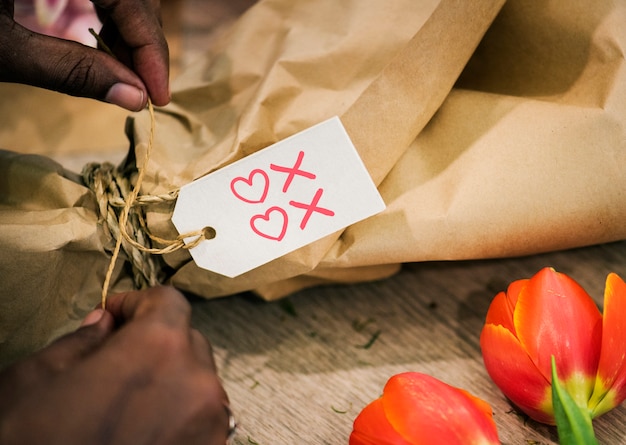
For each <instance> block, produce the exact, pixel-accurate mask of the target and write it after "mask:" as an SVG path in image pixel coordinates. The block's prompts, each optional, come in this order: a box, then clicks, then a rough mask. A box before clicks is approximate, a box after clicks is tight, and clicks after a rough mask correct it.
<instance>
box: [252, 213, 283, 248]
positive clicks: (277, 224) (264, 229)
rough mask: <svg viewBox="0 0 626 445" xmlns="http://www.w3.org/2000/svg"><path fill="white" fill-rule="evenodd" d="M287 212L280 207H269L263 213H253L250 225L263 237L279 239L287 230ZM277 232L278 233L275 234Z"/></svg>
mask: <svg viewBox="0 0 626 445" xmlns="http://www.w3.org/2000/svg"><path fill="white" fill-rule="evenodd" d="M287 221H288V218H287V212H285V210H283V209H282V208H280V207H276V206H274V207H270V208H269V209H268V210H267V212H265V214H264V215H254V216H253V217H252V218H251V219H250V227H251V228H252V230H253V231H254V233H256V234H257V235H259V236H262V237H263V238H267V239H271V240H275V241H280V240H282V239H283V237H284V236H285V232H286V231H287ZM276 233H278V235H276Z"/></svg>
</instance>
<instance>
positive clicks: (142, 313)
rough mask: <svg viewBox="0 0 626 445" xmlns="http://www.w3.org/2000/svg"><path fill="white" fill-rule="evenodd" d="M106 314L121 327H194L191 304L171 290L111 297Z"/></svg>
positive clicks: (161, 289) (156, 288)
mask: <svg viewBox="0 0 626 445" xmlns="http://www.w3.org/2000/svg"><path fill="white" fill-rule="evenodd" d="M107 310H109V311H110V312H111V314H113V316H114V317H115V319H116V320H117V321H118V322H119V323H120V324H122V323H125V322H127V321H129V320H133V321H136V320H145V321H150V322H154V321H156V322H159V323H163V324H165V325H167V326H171V327H175V328H181V327H184V328H189V327H190V325H191V322H190V319H191V307H190V306H189V303H188V302H187V300H186V299H185V297H184V296H183V295H182V294H181V293H180V292H178V291H177V290H176V289H174V288H173V287H168V286H161V287H152V288H149V289H145V290H143V291H133V292H126V293H121V294H116V295H111V296H110V297H108V299H107Z"/></svg>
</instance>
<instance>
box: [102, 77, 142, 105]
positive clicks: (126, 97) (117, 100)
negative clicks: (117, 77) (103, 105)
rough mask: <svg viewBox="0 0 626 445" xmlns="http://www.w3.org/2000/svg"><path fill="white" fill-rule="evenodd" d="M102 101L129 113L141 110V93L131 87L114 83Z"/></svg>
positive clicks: (139, 90)
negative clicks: (124, 109)
mask: <svg viewBox="0 0 626 445" xmlns="http://www.w3.org/2000/svg"><path fill="white" fill-rule="evenodd" d="M104 100H106V101H107V102H109V103H111V104H115V105H118V106H120V107H122V108H126V109H127V110H130V111H139V110H141V109H142V108H143V91H142V90H141V89H139V88H137V87H134V86H132V85H128V84H125V83H116V84H114V85H113V86H112V87H111V88H110V89H109V92H108V93H107V95H106V97H105V98H104Z"/></svg>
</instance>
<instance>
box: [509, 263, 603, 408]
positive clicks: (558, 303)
mask: <svg viewBox="0 0 626 445" xmlns="http://www.w3.org/2000/svg"><path fill="white" fill-rule="evenodd" d="M514 322H515V332H516V333H517V338H518V339H519V340H520V343H521V344H522V348H523V349H524V350H526V351H527V353H528V355H529V356H530V358H531V360H532V361H533V362H534V363H535V365H536V366H537V368H538V369H539V370H540V371H541V373H542V374H543V375H544V377H545V378H546V380H548V381H549V380H550V375H551V374H550V372H551V366H550V363H551V357H552V355H554V356H555V359H556V365H557V369H558V371H559V375H560V376H562V377H561V378H562V379H563V380H564V381H565V382H567V381H568V379H569V378H570V377H571V376H573V375H577V376H581V375H582V376H585V377H587V382H588V384H587V385H586V386H587V387H585V388H583V389H581V390H580V391H581V392H584V393H585V394H580V395H578V397H577V396H576V394H572V396H573V397H574V398H575V399H577V400H578V401H580V400H584V402H585V403H586V401H587V400H588V398H589V396H590V395H591V390H592V386H593V381H594V379H595V375H596V371H597V365H598V359H599V355H600V344H601V340H602V339H601V335H602V315H601V314H600V311H599V310H598V308H597V306H596V305H595V303H594V301H593V300H592V299H591V297H590V296H589V295H588V294H587V292H585V290H584V289H583V288H582V287H581V286H580V285H579V284H578V283H576V282H575V281H574V280H572V279H571V278H570V277H568V276H567V275H565V274H561V273H558V272H556V271H555V270H554V269H551V268H544V269H542V270H541V271H539V272H538V273H537V274H536V275H535V276H533V277H532V278H531V279H530V280H529V281H528V283H527V284H526V286H524V288H523V289H522V290H521V292H520V295H519V297H518V300H517V305H516V307H515V314H514ZM575 381H576V382H580V378H579V377H577V378H576V379H575ZM568 389H569V388H568ZM570 393H571V391H570Z"/></svg>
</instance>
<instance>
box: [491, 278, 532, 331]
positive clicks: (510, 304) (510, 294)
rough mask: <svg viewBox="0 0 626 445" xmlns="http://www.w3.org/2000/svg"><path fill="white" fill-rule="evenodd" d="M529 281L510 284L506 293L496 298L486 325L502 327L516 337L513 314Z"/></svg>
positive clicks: (501, 293) (492, 302)
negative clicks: (518, 299) (518, 297)
mask: <svg viewBox="0 0 626 445" xmlns="http://www.w3.org/2000/svg"><path fill="white" fill-rule="evenodd" d="M527 282H528V280H517V281H513V282H512V283H511V284H509V287H508V289H507V291H506V293H504V292H500V293H499V294H498V295H496V296H495V297H494V299H493V300H492V301H491V304H490V305H489V310H488V311H487V317H486V320H485V323H486V324H495V325H502V326H504V327H505V328H507V329H508V330H509V331H511V332H512V333H513V334H514V335H515V325H514V323H513V314H514V312H515V305H516V304H517V296H518V295H519V293H520V291H521V290H522V288H523V287H524V286H525V285H526V283H527Z"/></svg>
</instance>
